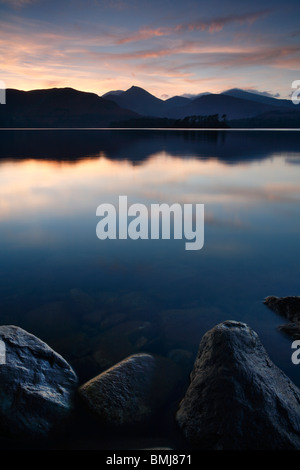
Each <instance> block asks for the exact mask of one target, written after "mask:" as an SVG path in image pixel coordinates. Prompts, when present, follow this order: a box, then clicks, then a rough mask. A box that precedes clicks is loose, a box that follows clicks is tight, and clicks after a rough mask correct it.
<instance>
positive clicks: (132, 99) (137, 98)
mask: <svg viewBox="0 0 300 470" xmlns="http://www.w3.org/2000/svg"><path fill="white" fill-rule="evenodd" d="M106 98H107V99H110V100H111V101H113V102H114V103H117V104H118V105H119V106H121V107H122V108H127V109H130V110H131V111H134V112H136V113H138V114H141V115H143V116H156V117H160V116H161V115H162V113H163V110H164V106H165V104H164V103H165V102H164V101H163V100H161V99H159V98H156V96H154V95H152V94H151V93H149V92H148V91H146V90H144V89H143V88H140V87H137V86H132V87H131V88H129V90H126V91H124V92H123V93H120V94H117V95H116V94H114V93H107V94H106Z"/></svg>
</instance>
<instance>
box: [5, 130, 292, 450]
mask: <svg viewBox="0 0 300 470" xmlns="http://www.w3.org/2000/svg"><path fill="white" fill-rule="evenodd" d="M0 139H1V142H0V259H1V271H0V276H1V282H0V302H1V324H14V325H18V326H20V327H22V328H24V329H26V330H27V331H29V332H31V333H33V334H35V335H37V336H38V337H40V338H41V339H42V340H44V341H46V342H47V343H48V344H49V345H50V346H51V347H52V348H53V349H55V350H56V351H58V352H59V353H61V354H62V355H63V356H64V357H65V358H66V359H67V360H68V361H69V362H70V364H71V365H72V366H73V368H74V369H75V371H76V372H77V374H78V376H79V380H80V382H81V383H83V382H84V381H86V380H88V379H90V378H92V377H93V376H95V375H97V374H99V373H100V372H102V371H103V370H105V369H107V368H108V367H110V366H111V365H113V364H115V363H116V362H118V361H120V360H122V359H123V358H125V357H127V356H129V355H130V354H133V353H136V352H144V351H145V352H150V353H153V354H157V355H159V356H163V357H165V358H167V359H168V360H169V361H172V362H174V363H176V364H177V366H178V371H179V374H181V377H180V380H181V381H179V382H178V386H177V388H176V390H174V396H173V401H172V400H171V405H170V407H171V408H170V409H173V408H176V403H178V399H179V398H180V397H181V396H182V395H183V393H184V391H185V389H186V387H187V384H188V375H189V373H190V371H191V369H192V366H193V362H194V359H195V355H196V353H197V349H198V345H199V342H200V340H201V337H202V335H203V334H204V333H205V332H206V331H207V330H208V329H210V328H212V327H213V326H214V325H216V324H217V323H219V322H221V321H224V320H228V319H233V320H238V321H242V322H246V323H247V324H248V325H249V326H250V327H252V328H253V329H254V330H255V331H256V332H257V333H258V335H259V336H260V338H261V341H262V343H263V344H264V346H265V348H266V350H267V351H268V353H269V355H270V357H271V359H272V360H273V362H275V364H276V365H278V366H279V367H280V368H281V369H282V370H283V371H284V372H285V373H286V374H287V375H288V376H289V377H290V378H291V379H292V380H293V381H294V382H295V383H296V385H298V386H300V374H299V367H300V366H296V365H293V364H292V361H291V354H292V349H291V344H292V340H291V339H290V338H288V337H287V336H284V335H283V334H282V333H280V332H279V331H278V330H277V326H278V325H280V324H283V323H286V321H285V319H283V318H280V317H278V316H277V315H276V314H275V313H273V312H271V311H270V310H268V309H267V308H266V307H265V306H264V305H263V303H262V302H263V299H264V298H265V297H266V296H268V295H276V296H286V295H299V278H300V276H299V274H300V272H299V270H300V250H299V239H300V238H299V235H300V134H299V132H298V131H229V130H228V131H201V130H200V131H198V130H197V131H188V130H186V131H180V130H176V131H174V130H169V131H168V130H19V131H16V130H9V131H8V130H7V131H4V130H2V131H1V132H0ZM120 195H126V196H127V197H128V203H130V204H133V203H142V204H144V205H145V206H146V207H150V205H151V204H154V203H159V204H162V203H167V204H169V205H171V204H173V203H179V204H204V208H205V222H204V240H205V241H204V246H203V248H202V249H200V250H194V251H188V250H185V243H184V240H177V239H175V240H174V239H173V238H172V237H171V239H170V240H163V239H158V240H151V239H149V240H131V239H127V240H118V239H116V240H100V239H99V238H97V236H96V225H97V222H98V221H99V217H96V209H97V207H98V206H99V205H100V204H102V203H110V204H114V205H115V206H116V207H117V204H118V197H119V196H120ZM172 407H173V408H172ZM169 412H170V410H166V413H165V416H163V417H162V422H161V423H160V424H159V426H158V425H157V427H155V425H153V426H152V427H150V428H149V429H148V430H145V439H153V442H154V441H155V439H156V437H157V436H158V435H159V436H161V438H162V439H165V441H166V442H167V443H169V435H171V434H172V433H173V428H172V425H171V424H170V420H169V418H168V413H169ZM82 414H84V413H82ZM86 419H87V418H85V417H81V420H82V421H81V422H82V423H85V420H86ZM88 422H89V423H90V421H88ZM89 425H90V426H91V429H92V430H93V433H95V429H97V430H98V428H97V426H98V424H97V423H93V424H89ZM170 429H172V430H171V431H170ZM97 432H98V431H97ZM101 432H102V431H99V433H100V434H99V435H101V436H102V437H101V439H102V440H101V444H100V443H99V441H98V440H96V439H95V438H94V437H93V436H95V434H93V433H92V432H90V433H86V432H83V431H82V432H79V431H78V430H77V431H73V433H74V434H73V435H72V439H70V442H71V441H72V442H73V443H74V442H77V444H76V445H79V444H78V442H80V443H81V444H80V445H81V446H83V447H85V448H114V444H113V439H118V445H119V448H121V446H123V447H124V448H126V446H129V447H130V445H132V441H130V439H131V437H130V436H129V437H128V435H126V436H125V435H122V434H120V436H118V437H116V435H115V434H109V432H108V433H107V434H106V433H104V434H105V435H104V434H101ZM93 439H94V440H93ZM132 439H137V436H135V435H134V432H133V433H132ZM76 440H77V441H76ZM95 441H97V442H96V443H95ZM66 442H68V438H66ZM70 442H69V443H68V446H69V447H71V446H72V445H71V443H70ZM128 442H129V443H128ZM61 445H62V446H63V444H61ZM66 445H67V444H66ZM74 445H75V444H74ZM109 446H111V447H109Z"/></svg>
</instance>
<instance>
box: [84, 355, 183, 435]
mask: <svg viewBox="0 0 300 470" xmlns="http://www.w3.org/2000/svg"><path fill="white" fill-rule="evenodd" d="M177 372H178V371H177V368H176V366H175V365H173V364H172V363H171V361H169V360H167V359H165V358H159V357H154V356H152V355H150V354H134V355H132V356H130V357H128V358H126V359H124V360H123V361H121V362H119V363H118V364H116V365H114V366H113V367H111V368H110V369H108V370H107V371H105V372H103V373H102V374H100V375H98V376H97V377H95V378H93V379H91V380H90V381H88V382H87V383H85V384H84V385H82V386H81V387H80V388H79V393H80V395H81V396H82V398H83V399H84V400H85V402H86V403H87V405H88V406H89V408H90V409H91V410H92V411H93V412H95V413H96V414H97V415H98V416H99V417H100V418H101V419H102V420H103V421H104V422H106V423H108V424H110V425H113V426H122V425H135V424H139V423H142V422H145V421H147V420H148V419H149V418H150V417H151V416H152V415H153V413H154V412H155V411H156V410H157V409H159V407H161V406H162V405H163V404H165V402H166V401H167V399H168V397H169V395H170V393H172V391H173V387H174V386H175V384H176V382H177V381H178V375H176V373H177Z"/></svg>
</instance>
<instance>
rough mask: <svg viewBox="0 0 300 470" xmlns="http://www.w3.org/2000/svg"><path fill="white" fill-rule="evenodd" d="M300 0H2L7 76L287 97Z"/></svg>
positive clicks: (165, 92) (30, 82)
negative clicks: (231, 90)
mask: <svg viewBox="0 0 300 470" xmlns="http://www.w3.org/2000/svg"><path fill="white" fill-rule="evenodd" d="M297 18H299V2H298V1H289V2H288V4H286V3H282V2H279V1H271V0H264V1H263V2H258V1H257V0H254V1H253V2H251V5H249V4H246V3H245V2H238V1H236V0H230V1H228V2H221V1H212V2H204V1H196V0H188V1H186V2H184V5H183V4H182V2H179V1H172V2H171V1H169V0H165V1H163V2H161V1H159V2H158V1H157V0H155V1H153V2H151V3H150V2H148V1H146V0H139V1H137V0H129V1H125V0H87V1H83V0H73V1H70V0H66V1H64V2H58V1H56V0H54V1H51V2H50V1H48V0H0V79H1V80H4V81H5V83H6V86H7V87H8V88H18V89H22V90H31V89H36V88H52V87H65V86H70V87H73V88H76V89H79V90H83V91H92V92H95V93H97V94H99V95H102V94H103V93H105V92H108V91H110V90H117V89H122V90H126V89H128V88H129V87H131V86H132V85H136V86H140V87H143V88H145V89H146V90H148V91H149V92H151V93H153V94H154V95H156V96H158V97H162V96H163V97H164V98H166V97H171V96H174V95H180V94H184V93H195V94H197V93H201V92H205V91H210V92H221V91H223V90H225V89H228V88H233V87H239V88H244V89H253V90H258V91H260V92H268V93H270V94H272V95H277V94H278V93H279V94H280V96H281V97H283V98H286V97H288V96H289V95H290V92H291V83H292V81H293V80H295V79H298V78H299V76H298V75H299V74H298V70H299V61H300V48H299V27H298V19H297Z"/></svg>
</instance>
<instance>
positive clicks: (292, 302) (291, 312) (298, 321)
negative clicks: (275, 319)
mask: <svg viewBox="0 0 300 470" xmlns="http://www.w3.org/2000/svg"><path fill="white" fill-rule="evenodd" d="M264 304H265V305H267V307H269V308H270V309H271V310H273V312H276V313H278V315H281V316H283V317H285V318H287V319H288V320H290V322H291V323H287V324H285V325H280V326H279V327H278V329H279V330H280V331H282V332H283V333H286V334H287V335H289V336H291V337H292V338H293V339H300V297H298V296H288V297H276V296H274V295H270V296H269V297H266V298H265V300H264Z"/></svg>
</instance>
